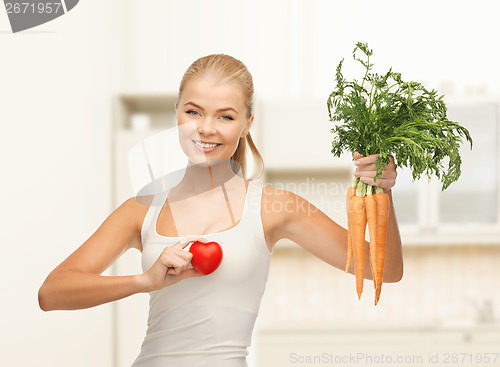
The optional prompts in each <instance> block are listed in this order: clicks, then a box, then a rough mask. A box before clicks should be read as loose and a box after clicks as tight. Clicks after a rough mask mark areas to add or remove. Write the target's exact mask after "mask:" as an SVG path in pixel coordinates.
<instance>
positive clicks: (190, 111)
mask: <svg viewBox="0 0 500 367" xmlns="http://www.w3.org/2000/svg"><path fill="white" fill-rule="evenodd" d="M186 113H187V114H188V115H193V114H196V113H198V112H196V111H193V110H188V111H186Z"/></svg>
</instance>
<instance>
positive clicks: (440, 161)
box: [327, 42, 472, 190]
mask: <svg viewBox="0 0 500 367" xmlns="http://www.w3.org/2000/svg"><path fill="white" fill-rule="evenodd" d="M360 51H361V53H362V54H364V56H363V55H362V56H361V57H359V56H358V54H359V52H360ZM372 55H373V51H372V50H370V49H369V48H368V44H366V43H361V42H358V43H357V44H356V47H355V48H354V50H353V58H354V60H356V61H358V62H359V63H361V65H363V67H364V69H365V74H364V76H363V79H362V80H361V84H360V83H359V82H358V81H357V80H355V79H354V80H352V81H348V80H346V79H345V78H344V76H343V75H342V64H343V62H344V59H342V60H341V61H340V62H339V64H338V66H337V69H336V73H335V79H336V84H337V85H336V88H335V89H334V91H333V92H332V93H331V94H330V96H329V97H328V101H327V107H328V113H329V116H330V121H336V122H339V123H340V124H337V125H335V127H334V128H332V129H331V132H332V133H334V139H333V142H332V150H331V152H332V153H333V154H334V155H335V156H337V157H339V156H340V154H341V153H342V152H343V151H349V152H355V151H357V152H359V153H361V154H363V155H364V156H369V155H372V154H379V156H378V158H377V161H376V167H377V173H376V175H375V177H374V179H375V181H376V180H377V179H378V177H379V176H380V174H381V173H382V169H383V167H384V166H385V165H386V164H387V163H389V157H391V156H392V157H394V161H395V163H396V166H397V167H402V166H405V167H408V168H410V169H411V172H412V177H413V180H416V179H418V178H420V177H421V175H422V174H425V175H426V176H427V177H429V178H430V177H431V175H432V174H434V175H436V176H437V177H438V178H439V179H440V180H441V182H442V190H445V189H446V188H448V186H449V185H450V184H451V183H452V182H454V181H456V180H458V178H459V177H460V174H461V170H460V168H461V163H462V160H461V157H460V154H459V148H460V145H461V144H462V142H463V140H462V139H463V138H465V139H466V140H467V141H468V142H469V143H470V147H471V149H472V138H471V136H470V135H469V132H468V130H467V129H466V128H464V127H463V126H460V125H459V124H458V123H456V122H453V121H449V120H448V118H447V116H446V114H447V108H446V104H445V103H444V101H443V96H438V94H437V91H435V90H431V91H428V90H427V89H426V88H425V87H424V86H423V85H422V84H420V83H417V82H405V81H403V80H402V78H401V74H400V73H396V72H393V71H392V68H391V69H389V71H388V72H387V73H385V74H383V75H379V74H376V73H372V72H370V71H371V70H372V68H373V63H371V61H370V57H371V56H372ZM446 163H448V164H447V168H446V167H445V165H446Z"/></svg>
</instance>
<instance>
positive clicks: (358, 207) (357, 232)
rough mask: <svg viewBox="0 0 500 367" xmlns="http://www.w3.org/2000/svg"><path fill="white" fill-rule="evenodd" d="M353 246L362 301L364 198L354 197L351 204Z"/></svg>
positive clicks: (355, 269) (359, 297) (364, 226)
mask: <svg viewBox="0 0 500 367" xmlns="http://www.w3.org/2000/svg"><path fill="white" fill-rule="evenodd" d="M350 211H351V219H352V221H351V228H352V244H353V248H354V273H355V275H356V291H357V293H358V299H359V300H361V293H362V292H363V281H364V274H365V231H366V212H365V199H364V197H363V196H353V197H352V198H351V202H350Z"/></svg>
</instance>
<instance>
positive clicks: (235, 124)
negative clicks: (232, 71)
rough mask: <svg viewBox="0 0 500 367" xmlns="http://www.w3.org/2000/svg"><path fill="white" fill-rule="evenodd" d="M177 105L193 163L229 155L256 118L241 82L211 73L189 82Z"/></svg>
mask: <svg viewBox="0 0 500 367" xmlns="http://www.w3.org/2000/svg"><path fill="white" fill-rule="evenodd" d="M175 108H176V117H177V123H178V125H179V129H180V130H182V131H183V134H182V135H183V138H182V139H181V146H182V148H183V149H184V152H185V153H186V154H187V155H188V157H189V159H190V160H191V162H193V163H200V162H203V161H209V160H211V159H230V158H231V157H232V156H233V154H234V152H235V151H236V148H237V147H238V144H239V141H240V138H244V137H245V136H246V134H247V133H248V130H249V129H250V126H251V124H252V121H253V115H251V116H248V109H247V104H246V101H245V96H244V94H243V91H242V88H241V86H239V85H238V84H236V83H219V82H218V81H217V80H215V79H214V78H211V77H210V76H204V77H200V78H194V79H192V80H190V81H189V82H187V83H186V86H185V88H184V90H183V92H182V95H181V96H180V98H179V101H178V103H176V106H175ZM182 125H184V128H183V126H182ZM215 144H216V145H215Z"/></svg>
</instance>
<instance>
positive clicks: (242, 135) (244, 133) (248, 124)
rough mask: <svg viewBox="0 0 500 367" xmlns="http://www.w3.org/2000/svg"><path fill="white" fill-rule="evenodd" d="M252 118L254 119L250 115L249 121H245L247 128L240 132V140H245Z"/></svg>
mask: <svg viewBox="0 0 500 367" xmlns="http://www.w3.org/2000/svg"><path fill="white" fill-rule="evenodd" d="M253 118H254V115H253V114H252V115H250V118H249V120H248V121H247V126H246V127H245V129H244V130H243V131H242V133H241V135H240V138H242V139H243V138H245V137H246V136H247V134H248V132H249V131H250V127H251V126H252V122H253Z"/></svg>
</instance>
